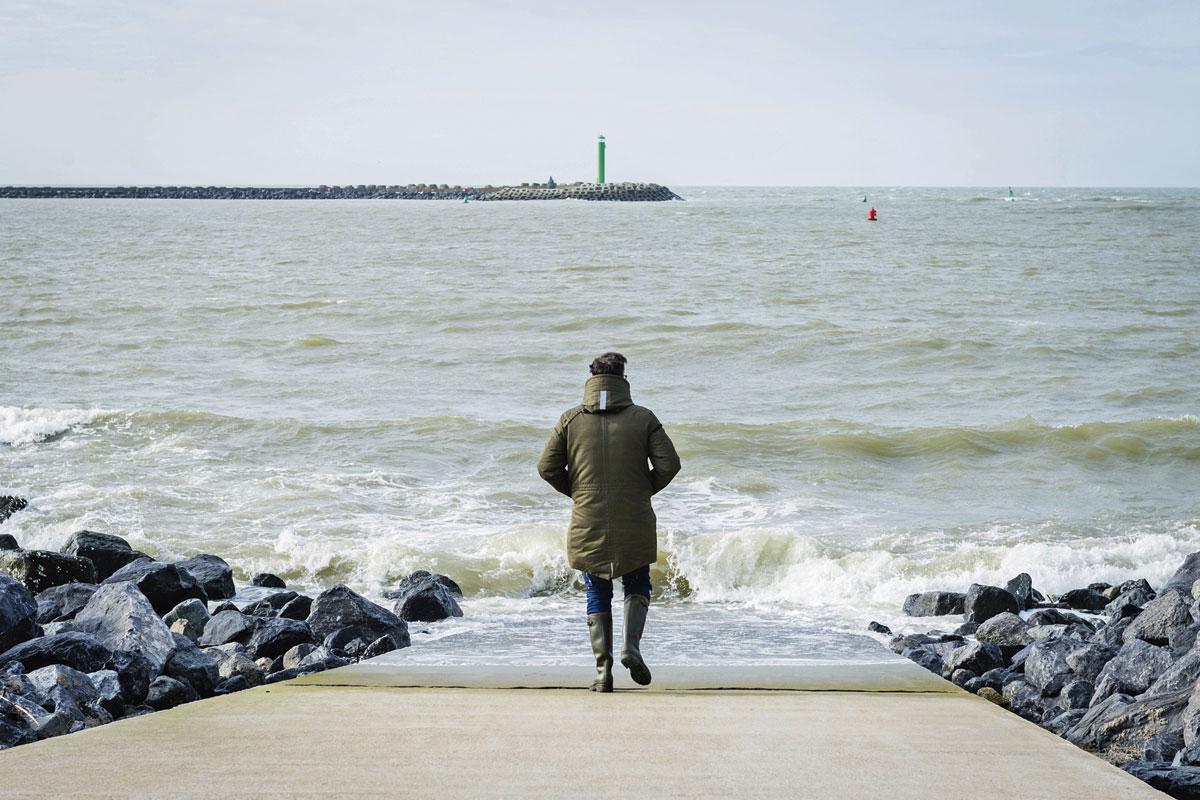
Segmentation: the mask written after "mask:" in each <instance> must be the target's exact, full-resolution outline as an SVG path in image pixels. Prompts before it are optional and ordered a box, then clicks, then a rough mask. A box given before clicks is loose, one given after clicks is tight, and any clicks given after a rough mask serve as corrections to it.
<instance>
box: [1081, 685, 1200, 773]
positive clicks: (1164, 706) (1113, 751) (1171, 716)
mask: <svg viewBox="0 0 1200 800" xmlns="http://www.w3.org/2000/svg"><path fill="white" fill-rule="evenodd" d="M1189 694H1190V692H1189V691H1183V692H1175V693H1174V694H1165V695H1158V696H1157V697H1145V698H1137V699H1130V700H1129V702H1117V703H1115V704H1113V705H1112V706H1111V707H1110V708H1109V710H1108V711H1107V712H1106V713H1105V714H1103V715H1101V717H1100V719H1098V720H1097V721H1096V723H1095V724H1094V725H1093V726H1092V730H1091V734H1090V735H1091V740H1090V741H1088V742H1084V743H1083V744H1085V745H1090V746H1092V747H1095V748H1096V751H1097V753H1099V754H1100V755H1101V756H1103V757H1104V758H1106V759H1108V760H1109V761H1112V762H1113V763H1116V764H1120V763H1122V762H1124V761H1128V760H1130V759H1131V758H1136V757H1137V754H1138V753H1140V752H1141V748H1142V743H1143V742H1145V741H1146V740H1147V739H1149V738H1151V737H1152V736H1158V735H1160V734H1170V733H1172V732H1176V731H1179V730H1180V728H1181V727H1182V724H1183V723H1182V714H1183V711H1184V709H1185V708H1186V707H1187V702H1188V695H1189ZM1110 697H1116V698H1129V695H1123V694H1116V695H1110ZM1098 705H1100V704H1098ZM1096 707H1097V706H1092V708H1090V709H1088V714H1086V715H1084V717H1083V718H1082V719H1081V720H1080V724H1082V723H1083V720H1086V719H1087V718H1088V716H1089V715H1090V714H1091V711H1092V709H1094V708H1096ZM1078 728H1079V725H1077V726H1076V728H1073V729H1072V732H1073V731H1075V730H1077V729H1078ZM1068 738H1069V737H1068ZM1077 744H1078V742H1077Z"/></svg>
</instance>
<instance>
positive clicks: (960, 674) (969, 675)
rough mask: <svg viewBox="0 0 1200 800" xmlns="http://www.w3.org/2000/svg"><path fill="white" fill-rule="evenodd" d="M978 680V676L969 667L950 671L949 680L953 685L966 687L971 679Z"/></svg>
mask: <svg viewBox="0 0 1200 800" xmlns="http://www.w3.org/2000/svg"><path fill="white" fill-rule="evenodd" d="M977 680H979V676H978V675H976V674H975V673H974V672H971V670H969V669H956V670H954V671H953V672H951V673H950V682H951V683H953V684H954V685H955V686H961V687H963V688H966V686H967V684H968V683H970V682H971V681H977Z"/></svg>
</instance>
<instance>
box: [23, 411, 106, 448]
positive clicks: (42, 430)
mask: <svg viewBox="0 0 1200 800" xmlns="http://www.w3.org/2000/svg"><path fill="white" fill-rule="evenodd" d="M99 414H100V411H98V410H96V409H90V410H84V409H55V408H21V407H19V406H0V444H8V445H22V444H33V443H34V442H40V441H43V440H45V439H48V438H50V437H51V436H56V435H57V434H60V433H63V432H64V431H68V430H70V429H71V428H74V427H75V426H76V425H84V424H86V423H88V422H91V421H92V420H93V419H95V418H96V417H97V416H98V415H99Z"/></svg>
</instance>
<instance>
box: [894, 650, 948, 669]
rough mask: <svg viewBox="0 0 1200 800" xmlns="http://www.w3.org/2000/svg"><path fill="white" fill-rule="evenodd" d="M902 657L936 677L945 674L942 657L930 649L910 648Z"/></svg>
mask: <svg viewBox="0 0 1200 800" xmlns="http://www.w3.org/2000/svg"><path fill="white" fill-rule="evenodd" d="M900 655H902V656H904V657H905V658H907V659H908V660H909V661H912V662H913V663H915V664H919V665H920V666H922V667H924V668H925V669H927V670H929V671H930V672H932V673H934V674H935V675H941V674H942V672H943V667H944V665H943V663H942V657H941V656H939V655H938V654H937V653H936V652H934V651H933V650H931V649H929V648H928V647H910V648H908V649H906V650H905V651H904V652H903V653H901V654H900Z"/></svg>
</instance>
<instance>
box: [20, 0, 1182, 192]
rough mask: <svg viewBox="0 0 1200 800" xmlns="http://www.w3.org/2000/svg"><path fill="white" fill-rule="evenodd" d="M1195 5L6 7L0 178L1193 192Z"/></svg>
mask: <svg viewBox="0 0 1200 800" xmlns="http://www.w3.org/2000/svg"><path fill="white" fill-rule="evenodd" d="M1198 99H1200V3H1197V2H1195V0H1186V1H1185V2H1154V0H1148V1H1147V2H1138V3H1130V2H1089V3H1083V2H1073V1H1067V0H1064V1H1063V2H1044V0H1043V1H1039V2H1023V1H1018V2H1005V3H982V2H979V3H964V2H905V3H879V2H875V3H831V2H824V3H815V2H813V3H810V2H799V1H793V2H756V1H755V0H743V1H742V2H723V3H710V2H704V0H691V1H690V2H654V0H639V1H637V2H625V1H624V0H602V1H601V2H571V1H569V0H568V1H563V0H558V2H550V1H549V0H547V1H546V2H540V3H537V2H504V1H503V0H481V1H479V2H474V1H472V0H437V1H436V2H408V1H407V0H379V1H376V0H346V1H345V2H336V3H335V2H328V3H314V2H306V1H305V0H288V1H287V2H274V1H273V0H255V1H254V2H246V1H245V0H239V1H238V2H223V1H222V0H211V1H209V2H157V3H152V2H113V1H111V0H93V1H91V2H87V1H85V0H79V2H74V3H69V2H56V1H55V0H35V2H17V1H15V0H0V108H2V109H3V114H2V116H0V184H31V183H32V184H83V185H87V184H202V185H211V184H218V185H221V184H226V185H228V184H235V185H316V184H322V183H326V184H344V183H354V184H357V183H385V184H393V183H397V184H406V183H448V184H451V185H454V184H464V185H466V184H474V185H484V184H489V183H490V184H496V185H500V184H504V183H514V182H516V183H519V182H522V181H544V180H546V178H547V177H549V176H553V177H554V178H555V179H556V180H558V181H559V182H567V181H573V180H594V178H595V150H596V146H595V142H596V136H597V135H598V134H601V133H602V134H604V135H605V136H606V137H607V141H608V179H609V180H610V181H621V180H643V181H655V182H659V183H665V184H668V185H672V186H699V185H741V186H757V185H806V186H807V185H820V186H890V185H907V186H1008V185H1014V186H1064V185H1065V186H1198V185H1200V102H1198Z"/></svg>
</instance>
